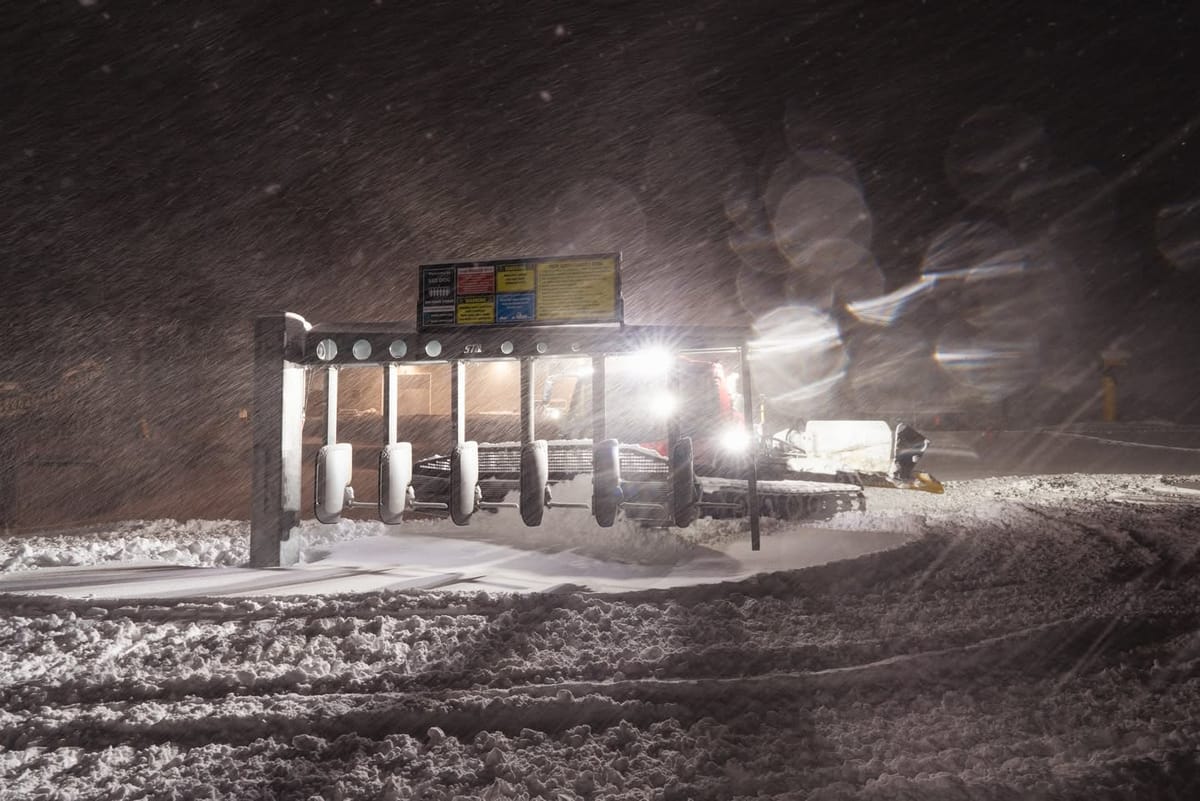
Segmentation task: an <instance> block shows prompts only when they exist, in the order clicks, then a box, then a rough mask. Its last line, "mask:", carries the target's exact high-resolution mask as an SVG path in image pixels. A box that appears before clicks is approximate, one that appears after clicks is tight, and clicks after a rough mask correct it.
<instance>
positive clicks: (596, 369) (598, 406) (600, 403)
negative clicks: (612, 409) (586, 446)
mask: <svg viewBox="0 0 1200 801" xmlns="http://www.w3.org/2000/svg"><path fill="white" fill-rule="evenodd" d="M607 432H608V426H607V425H606V421H605V419H604V356H593V357H592V444H593V445H596V444H599V443H600V442H603V441H604V440H606V439H608V433H607Z"/></svg>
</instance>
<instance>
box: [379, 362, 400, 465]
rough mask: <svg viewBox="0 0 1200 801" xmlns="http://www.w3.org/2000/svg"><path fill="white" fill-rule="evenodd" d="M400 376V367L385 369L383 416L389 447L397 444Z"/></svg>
mask: <svg viewBox="0 0 1200 801" xmlns="http://www.w3.org/2000/svg"><path fill="white" fill-rule="evenodd" d="M399 374H400V366H399V365H396V364H389V365H387V366H385V367H384V368H383V415H384V421H385V423H384V430H385V431H386V432H387V444H388V445H394V444H395V443H396V411H397V409H396V406H397V405H398V401H399V398H397V397H396V390H397V386H398V381H399V379H398V378H397V377H398V376H399Z"/></svg>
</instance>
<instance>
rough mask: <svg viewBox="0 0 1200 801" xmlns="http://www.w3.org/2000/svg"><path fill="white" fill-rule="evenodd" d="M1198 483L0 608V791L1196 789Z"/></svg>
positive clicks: (1107, 485) (1087, 489)
mask: <svg viewBox="0 0 1200 801" xmlns="http://www.w3.org/2000/svg"><path fill="white" fill-rule="evenodd" d="M1172 486H1178V485H1176V484H1172V483H1169V482H1164V481H1162V480H1161V479H1160V478H1159V477H1155V476H1105V477H1095V476H1041V477H1037V478H1022V479H1006V480H995V479H988V480H979V481H969V482H961V483H957V484H952V485H951V486H950V487H949V490H948V492H947V494H946V495H945V496H941V497H938V496H929V495H922V494H920V493H900V492H890V493H889V492H887V491H878V492H873V493H872V495H871V498H870V500H869V508H870V509H871V511H869V512H865V513H854V514H847V515H842V516H839V518H838V519H836V520H834V521H830V523H829V524H828V525H829V526H830V527H835V528H838V529H841V530H855V529H861V530H870V529H879V528H887V529H889V530H895V529H897V528H907V529H908V530H910V532H911V533H912V534H913V539H912V541H911V542H909V543H908V544H905V545H902V546H900V547H899V548H896V549H894V550H891V551H886V552H880V553H874V554H870V555H867V556H862V557H859V558H856V559H850V560H845V561H841V562H835V563H831V564H827V565H821V566H817V567H812V568H807V569H804V570H794V571H787V572H777V573H768V574H763V575H759V576H755V577H753V578H750V579H748V580H744V581H738V582H725V583H717V584H707V585H697V586H689V587H678V588H671V589H657V590H650V591H643V592H626V593H620V594H592V593H582V592H559V593H555V594H503V593H494V592H476V593H471V594H463V593H444V592H443V593H434V592H423V593H422V592H416V593H398V592H379V593H366V594H358V595H340V596H329V597H320V596H316V597H290V598H289V597H279V598H257V599H242V600H236V599H225V600H194V599H193V600H182V601H179V602H171V603H168V602H144V601H141V602H132V601H127V600H126V601H122V600H114V599H107V600H94V599H79V600H71V599H66V598H56V597H38V596H17V595H9V596H3V597H0V609H2V614H0V797H3V798H13V799H16V798H22V799H24V798H46V799H56V798H62V799H66V798H73V799H74V798H296V799H311V798H313V797H317V798H322V799H350V798H385V799H415V798H421V799H455V798H462V799H467V798H490V799H496V798H547V799H576V798H581V799H647V798H661V799H687V798H696V799H731V798H777V799H801V798H816V799H839V798H869V799H893V798H922V799H950V798H970V799H982V798H987V799H995V798H1014V799H1015V798H1022V799H1023V798H1083V797H1088V798H1192V797H1200V761H1198V757H1197V749H1198V748H1200V562H1198V559H1197V550H1198V548H1200V508H1198V507H1197V506H1196V505H1195V504H1194V503H1192V502H1191V501H1190V499H1188V497H1187V496H1186V495H1182V496H1181V495H1178V494H1176V495H1172V496H1171V497H1170V498H1168V499H1166V500H1161V499H1160V500H1156V494H1158V493H1161V492H1164V491H1169V490H1164V488H1169V487H1172ZM1181 497H1182V498H1183V500H1182V501H1181V500H1180V498H1181ZM147 526H149V524H147ZM151 528H152V527H151ZM783 534H784V532H781V531H776V532H774V533H773V534H771V535H770V536H767V537H766V538H765V539H764V549H765V550H769V549H770V548H771V545H772V542H773V541H775V540H777V539H778V538H779V537H781V536H783ZM201 535H203V532H202V531H201V532H198V536H201ZM139 536H141V535H139ZM705 536H712V532H711V531H710V532H708V533H707V534H706V535H705ZM4 547H5V548H8V547H10V544H9V543H5V545H4ZM138 558H140V556H139V557H138Z"/></svg>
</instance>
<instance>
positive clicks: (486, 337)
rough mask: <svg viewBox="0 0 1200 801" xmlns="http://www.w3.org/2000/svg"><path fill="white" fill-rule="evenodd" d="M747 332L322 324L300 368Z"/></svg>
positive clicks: (628, 349) (735, 337)
mask: <svg viewBox="0 0 1200 801" xmlns="http://www.w3.org/2000/svg"><path fill="white" fill-rule="evenodd" d="M749 336H750V332H749V330H747V329H743V328H720V327H713V326H557V327H556V326H512V327H504V328H501V327H488V328H477V329H461V330H455V331H425V332H418V331H412V330H405V329H404V328H402V327H400V325H399V324H393V323H353V324H351V323H345V324H343V323H322V324H319V325H314V326H312V328H311V329H309V330H308V331H307V332H306V336H305V340H304V352H303V355H302V357H301V359H300V361H301V362H302V363H303V364H307V365H323V364H324V365H337V366H345V367H350V366H354V365H380V364H428V363H439V362H449V361H492V360H497V359H519V358H537V357H545V356H558V357H565V356H580V357H585V356H596V355H619V354H623V353H634V352H636V351H639V350H643V349H646V348H665V349H667V350H670V351H672V352H700V351H707V352H716V351H734V350H737V349H738V348H741V347H744V346H745V345H746V343H747V341H748V339H749Z"/></svg>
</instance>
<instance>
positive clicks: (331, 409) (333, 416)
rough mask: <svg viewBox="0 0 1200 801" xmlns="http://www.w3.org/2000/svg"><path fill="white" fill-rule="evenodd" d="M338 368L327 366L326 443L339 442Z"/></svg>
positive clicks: (334, 443) (333, 443)
mask: <svg viewBox="0 0 1200 801" xmlns="http://www.w3.org/2000/svg"><path fill="white" fill-rule="evenodd" d="M337 410H338V369H337V368H336V367H333V366H332V365H331V366H329V367H326V368H325V444H326V445H336V444H337V441H338V439H337Z"/></svg>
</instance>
